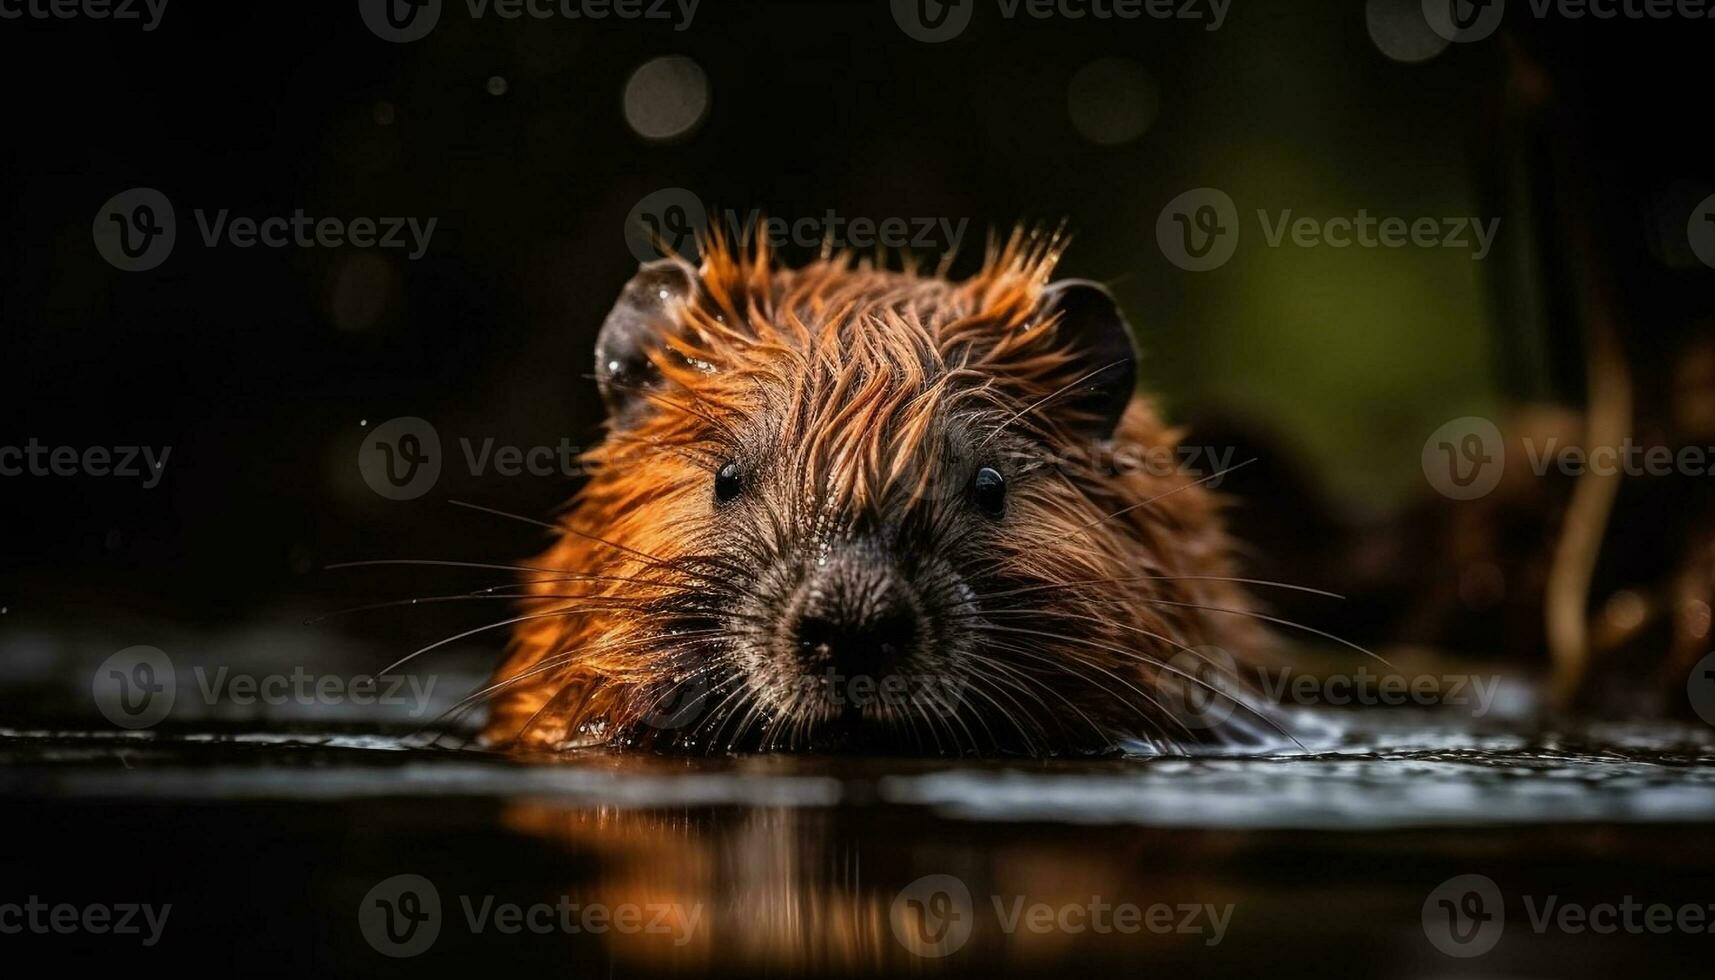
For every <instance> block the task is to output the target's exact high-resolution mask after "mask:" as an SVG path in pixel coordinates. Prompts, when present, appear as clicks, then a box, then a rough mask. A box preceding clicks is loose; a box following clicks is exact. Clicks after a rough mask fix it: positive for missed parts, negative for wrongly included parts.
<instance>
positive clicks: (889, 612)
mask: <svg viewBox="0 0 1715 980" xmlns="http://www.w3.org/2000/svg"><path fill="white" fill-rule="evenodd" d="M918 632H919V631H918V611H917V607H916V604H915V603H913V602H912V598H911V592H910V589H909V587H908V586H907V585H906V584H905V583H904V582H902V581H900V579H899V577H898V575H897V574H895V573H894V572H893V571H892V570H891V569H888V568H887V567H885V566H883V565H879V564H874V563H869V562H864V563H843V562H842V563H836V564H834V565H831V566H829V567H826V568H824V569H821V570H820V573H819V574H817V575H815V576H813V577H812V579H811V581H810V582H808V583H806V590H805V597H804V601H803V604H802V606H801V607H800V608H799V610H798V614H797V617H796V622H795V625H794V633H795V639H796V640H797V644H798V652H799V655H800V656H801V657H803V658H804V659H805V660H806V661H807V662H808V663H809V664H810V665H812V666H816V667H821V666H827V667H832V668H834V669H835V670H837V671H839V672H841V673H844V674H848V675H853V676H855V675H860V674H861V675H872V676H880V675H881V674H883V673H885V672H886V671H888V670H889V669H891V668H892V667H893V666H894V665H896V664H898V663H899V661H901V660H903V659H904V658H905V657H907V656H909V655H910V653H911V651H912V650H913V648H914V647H915V646H916V643H917V637H918Z"/></svg>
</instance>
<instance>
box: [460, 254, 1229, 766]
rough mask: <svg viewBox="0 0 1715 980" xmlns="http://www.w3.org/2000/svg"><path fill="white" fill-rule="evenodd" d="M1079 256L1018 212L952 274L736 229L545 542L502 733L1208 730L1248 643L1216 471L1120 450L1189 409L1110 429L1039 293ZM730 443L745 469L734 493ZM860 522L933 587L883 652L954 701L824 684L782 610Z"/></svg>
mask: <svg viewBox="0 0 1715 980" xmlns="http://www.w3.org/2000/svg"><path fill="white" fill-rule="evenodd" d="M1058 257H1059V243H1058V241H1057V240H1044V239H1040V238H1036V237H1032V236H1022V235H1014V236H1013V237H1012V239H1011V240H1010V241H1009V242H1008V243H1007V244H1005V245H1004V246H1002V247H995V248H991V250H990V254H989V256H988V258H987V261H986V262H985V264H984V266H983V268H982V269H981V271H979V272H978V273H976V274H975V275H974V276H972V277H971V278H969V279H966V280H963V281H960V282H952V281H949V280H948V279H946V278H943V277H940V276H935V275H925V274H920V273H918V272H916V271H914V270H911V269H909V268H908V269H907V270H906V271H902V272H895V271H887V270H883V269H878V268H874V267H872V266H870V265H868V264H863V263H854V262H852V261H851V260H849V259H847V258H845V257H835V258H829V259H824V260H822V261H818V262H815V263H812V264H810V265H807V266H805V267H803V268H800V269H795V270H794V269H785V268H780V267H778V266H777V265H776V264H775V263H774V262H773V261H772V259H771V257H770V256H769V255H768V254H767V252H766V250H765V249H763V248H761V247H757V248H752V249H737V248H734V247H731V246H728V245H725V244H723V243H722V242H720V241H714V242H711V243H709V247H708V248H707V250H706V255H705V257H704V259H703V262H702V265H701V267H700V269H697V270H695V273H694V280H695V290H694V294H693V295H691V296H689V297H687V298H685V299H684V300H683V301H677V300H673V299H671V298H670V297H668V295H667V293H666V292H665V291H663V292H662V293H661V296H662V298H663V300H664V303H663V318H664V319H663V325H662V329H661V330H660V336H659V338H658V340H659V342H658V343H657V344H656V345H654V346H653V347H652V348H651V349H649V350H648V353H647V357H648V361H649V368H650V372H651V375H650V377H651V382H650V383H649V384H648V385H647V386H644V385H638V386H637V388H638V390H636V391H630V392H629V394H630V395H632V396H635V397H632V398H631V402H632V404H631V407H630V408H629V409H627V410H626V411H625V412H624V413H622V414H620V415H619V417H617V418H615V419H612V420H610V425H609V434H608V436H607V438H606V439H605V440H604V441H603V442H602V443H601V444H600V445H599V446H597V447H596V448H595V449H593V450H592V451H590V452H589V453H588V454H587V457H586V462H587V464H588V465H589V469H590V471H591V474H592V475H591V477H590V479H589V482H588V483H587V485H586V486H584V487H583V488H582V489H581V490H580V491H579V492H578V494H577V495H576V496H575V497H574V499H573V500H572V501H571V502H570V504H569V506H568V508H567V509H566V511H565V513H564V514H563V516H562V517H561V519H560V522H559V524H560V527H561V528H562V531H561V533H560V534H559V536H558V538H557V539H556V540H555V541H554V543H553V544H552V546H551V547H550V548H549V549H548V550H547V552H546V553H544V554H543V555H541V556H540V557H539V558H538V559H537V560H535V561H534V562H532V563H531V567H532V568H533V569H536V570H537V571H535V572H533V573H532V574H531V575H530V577H529V582H528V584H527V586H526V588H527V590H528V591H527V594H528V595H529V597H530V598H529V599H528V600H527V601H526V603H525V608H524V610H523V614H524V615H525V616H527V617H529V618H526V619H524V620H523V621H522V622H520V623H519V625H518V626H517V627H516V633H515V636H514V641H513V644H512V647H511V650H510V652H509V654H508V656H507V657H506V659H505V661H504V662H503V664H502V665H501V666H500V667H499V669H498V670H497V672H496V674H495V677H494V685H495V698H494V701H493V705H492V711H491V715H490V720H489V722H488V726H487V729H486V732H485V735H486V737H487V739H488V740H489V741H491V742H492V743H497V744H505V745H510V746H515V747H518V748H522V749H527V750H552V749H557V748H561V747H565V746H568V745H574V744H591V743H607V744H649V745H654V746H658V747H671V748H681V749H691V750H695V751H724V750H729V749H739V750H743V749H762V750H770V749H840V748H856V749H863V750H876V751H888V750H893V751H913V752H937V753H954V752H957V753H964V752H971V753H990V752H1022V753H1030V754H1052V753H1058V752H1066V751H1078V752H1089V751H1107V750H1111V749H1112V748H1113V747H1114V746H1115V745H1116V744H1117V743H1119V742H1120V741H1123V740H1126V739H1144V740H1150V741H1154V742H1156V743H1159V744H1163V745H1167V744H1181V743H1185V742H1190V741H1199V740H1204V739H1207V738H1208V737H1210V735H1211V732H1210V730H1209V729H1208V727H1207V726H1204V725H1200V724H1198V723H1197V720H1196V719H1195V718H1192V719H1190V720H1189V722H1188V720H1187V716H1186V713H1185V712H1184V711H1183V710H1176V709H1175V704H1176V703H1177V704H1183V703H1185V702H1186V700H1187V694H1188V693H1190V694H1191V695H1194V697H1192V698H1191V699H1192V700H1196V699H1197V698H1196V697H1195V696H1196V695H1201V696H1204V697H1215V696H1217V695H1215V694H1211V693H1209V687H1208V685H1207V681H1206V679H1205V677H1206V672H1205V671H1200V670H1198V669H1197V668H1198V665H1200V664H1202V663H1205V662H1207V661H1209V660H1212V659H1214V658H1212V657H1206V656H1205V653H1206V648H1207V647H1208V646H1211V645H1212V646H1218V647H1220V648H1222V649H1223V650H1226V651H1228V652H1230V653H1233V654H1235V655H1237V654H1240V653H1241V651H1242V650H1244V649H1245V648H1247V647H1248V645H1249V644H1250V642H1251V635H1250V633H1249V631H1248V629H1247V627H1248V624H1249V622H1250V620H1249V619H1248V618H1247V616H1246V607H1245V601H1244V599H1243V597H1242V596H1241V595H1240V594H1239V593H1238V592H1237V590H1236V589H1235V588H1234V586H1233V584H1232V582H1231V581H1230V576H1232V574H1233V572H1232V570H1231V567H1230V561H1229V546H1228V542H1227V539H1226V538H1225V536H1224V534H1223V532H1222V530H1221V527H1220V521H1219V515H1218V505H1217V502H1216V500H1215V499H1214V498H1213V496H1212V495H1211V494H1209V493H1208V492H1207V491H1206V490H1205V488H1204V487H1203V486H1202V485H1200V484H1198V483H1197V482H1196V479H1197V478H1196V476H1190V475H1185V474H1183V473H1180V472H1177V471H1176V472H1173V473H1169V474H1163V473H1162V472H1161V471H1160V467H1135V466H1134V467H1130V468H1124V469H1123V471H1116V470H1115V468H1114V467H1112V466H1111V465H1110V464H1109V463H1108V462H1106V461H1104V458H1094V457H1095V456H1096V454H1095V453H1092V452H1091V451H1090V450H1091V441H1092V438H1094V440H1095V441H1096V442H1098V443H1100V444H1101V445H1107V444H1108V443H1109V437H1110V436H1111V443H1112V445H1115V446H1120V447H1130V448H1132V449H1133V450H1134V451H1136V450H1140V449H1141V450H1143V451H1146V452H1150V453H1152V454H1153V455H1152V456H1150V457H1149V458H1152V459H1172V458H1174V457H1173V455H1172V449H1173V446H1174V444H1175V433H1174V432H1173V431H1172V430H1170V429H1169V428H1167V427H1166V426H1164V425H1163V423H1162V422H1161V420H1160V419H1158V418H1157V416H1156V414H1155V412H1154V411H1153V409H1152V407H1151V406H1150V404H1149V403H1148V402H1147V401H1146V400H1145V399H1143V398H1141V397H1139V398H1133V399H1131V400H1130V403H1129V405H1128V406H1127V407H1126V408H1125V411H1124V413H1123V417H1121V418H1119V420H1118V423H1117V429H1115V430H1114V431H1112V432H1111V433H1100V434H1098V436H1096V437H1091V436H1089V435H1087V434H1086V433H1087V432H1088V431H1089V425H1090V423H1091V411H1090V410H1089V409H1088V407H1087V405H1086V404H1085V403H1083V402H1081V401H1080V400H1079V398H1078V397H1076V396H1077V395H1079V394H1080V393H1081V392H1082V391H1083V390H1084V389H1082V388H1080V385H1081V384H1083V382H1084V379H1085V378H1087V377H1088V376H1089V364H1088V363H1087V359H1082V358H1080V356H1079V343H1080V339H1079V338H1078V337H1077V336H1072V335H1070V334H1071V325H1070V324H1069V323H1068V322H1065V318H1063V317H1062V316H1061V315H1059V313H1057V312H1053V311H1045V310H1044V307H1043V304H1044V301H1045V297H1046V296H1047V288H1048V278H1049V273H1050V271H1051V270H1052V268H1053V266H1054V264H1055V262H1056V261H1057V259H1058ZM687 268H688V267H687ZM1104 295H1105V294H1104ZM1116 315H1117V313H1116ZM1122 326H1123V321H1122ZM1131 379H1132V375H1130V374H1129V373H1128V374H1126V375H1125V381H1126V384H1127V391H1128V392H1129V386H1130V384H1131ZM619 380H620V379H618V378H617V377H616V378H615V379H613V386H614V387H615V388H616V389H617V390H618V393H621V394H624V393H626V392H627V389H625V388H624V387H623V386H622V385H620V384H619ZM1121 397H1122V399H1123V398H1124V397H1125V395H1124V394H1123V393H1122V395H1121ZM1121 404H1123V401H1122V402H1121ZM729 463H733V464H735V466H736V468H737V470H738V472H740V473H741V474H742V475H743V485H744V492H743V494H742V496H740V497H739V498H737V499H735V500H733V501H730V502H726V503H723V502H721V501H718V500H717V499H716V494H715V492H714V490H713V489H712V487H713V485H714V481H715V480H716V474H717V473H719V472H721V470H722V467H723V466H727V465H728V464H729ZM985 466H989V467H994V468H995V469H997V470H999V471H1001V472H1002V473H1004V475H1005V479H1006V496H1005V510H1004V513H1003V514H1002V515H1001V516H999V517H998V519H997V518H996V517H994V516H993V515H984V514H979V513H977V512H975V510H974V509H973V507H972V504H971V501H970V487H971V482H972V479H973V474H974V473H975V472H976V470H977V468H979V467H985ZM1203 475H1206V474H1203ZM858 552H861V553H862V555H865V556H868V557H864V558H862V559H861V561H860V564H858V565H854V566H853V567H857V568H868V567H880V565H882V564H885V565H886V567H887V568H889V569H893V570H896V571H897V574H898V576H899V577H900V578H901V580H902V581H905V582H908V583H910V590H911V593H912V597H911V599H910V603H909V607H910V608H911V609H913V610H916V613H917V615H918V617H919V618H918V620H917V622H918V623H919V628H918V631H917V632H916V633H914V634H911V635H912V636H914V638H915V640H914V642H913V644H912V645H911V646H910V648H909V650H908V651H907V652H906V653H905V654H904V655H903V656H902V657H900V658H898V659H896V660H895V661H893V662H891V663H889V664H887V665H886V673H889V674H898V675H901V676H902V677H905V678H908V679H911V680H910V683H911V684H919V683H920V682H921V681H922V679H924V678H940V679H947V680H950V681H952V683H950V684H948V685H945V686H944V687H941V688H936V689H937V690H941V691H943V692H944V693H945V694H946V697H945V699H944V701H936V700H934V698H929V699H913V698H912V697H910V696H908V697H906V698H905V699H904V702H903V703H900V702H899V701H898V700H897V699H896V701H895V702H894V703H886V704H878V703H875V701H877V700H880V699H879V697H878V698H876V699H872V700H871V701H870V702H869V703H868V705H867V706H866V707H863V708H861V709H844V708H838V707H834V706H831V704H830V702H829V701H828V700H827V699H826V698H825V697H824V695H823V694H822V693H817V692H816V691H812V690H810V688H811V687H813V683H812V682H810V681H807V680H806V677H807V676H809V675H812V674H814V673H815V670H813V669H812V667H811V666H806V664H805V663H804V662H800V661H798V660H796V659H795V653H794V650H795V649H797V648H795V647H793V645H792V643H791V637H790V636H788V637H786V638H785V639H782V631H783V630H787V629H788V627H786V626H783V625H782V622H783V620H784V619H785V618H786V617H787V613H785V612H783V610H789V609H792V608H796V606H800V605H802V604H803V603H804V602H805V601H807V600H806V599H805V592H806V589H811V590H812V591H815V590H816V589H820V588H822V586H823V585H825V584H826V583H825V582H824V580H823V579H822V578H818V577H817V576H818V574H819V573H818V565H826V564H827V563H828V561H829V556H830V555H831V556H833V560H834V561H835V562H836V563H838V562H843V561H847V560H848V556H849V555H850V554H853V553H858ZM853 560H854V561H859V559H853ZM889 574H892V573H891V572H890V573H889ZM859 579H861V575H860V576H859ZM851 581H853V579H851V577H850V576H847V578H846V579H844V580H842V582H843V583H844V585H845V586H849V587H851V588H859V586H856V585H851ZM806 583H812V584H811V585H807V584H806ZM836 584H839V583H836ZM812 598H821V597H820V595H819V593H818V594H817V595H816V596H813V597H812ZM1206 607H1212V608H1213V609H1215V610H1217V611H1210V609H1209V608H1206ZM1169 662H1171V663H1169ZM1164 665H1165V666H1164ZM877 673H878V674H881V673H883V671H880V670H878V671H877ZM1193 674H1202V675H1204V676H1199V677H1197V678H1196V679H1195V680H1190V679H1188V678H1190V677H1191V675H1193ZM1192 687H1195V688H1196V690H1192V689H1191V688H1192ZM896 693H897V690H896ZM1245 713H1246V712H1245V711H1244V710H1242V709H1241V711H1239V712H1237V713H1236V714H1235V715H1234V718H1235V719H1238V718H1240V717H1241V716H1243V715H1244V714H1245Z"/></svg>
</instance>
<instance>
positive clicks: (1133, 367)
mask: <svg viewBox="0 0 1715 980" xmlns="http://www.w3.org/2000/svg"><path fill="white" fill-rule="evenodd" d="M1041 307H1042V314H1043V315H1044V316H1052V315H1055V314H1058V315H1059V323H1060V326H1059V334H1060V337H1061V338H1063V339H1064V340H1065V341H1067V342H1069V343H1070V345H1071V347H1072V349H1073V351H1074V352H1075V353H1076V354H1077V362H1076V363H1075V364H1074V365H1073V366H1072V368H1071V370H1073V371H1075V372H1076V374H1074V375H1073V376H1074V377H1078V378H1083V379H1084V380H1082V381H1080V382H1079V383H1078V385H1077V387H1076V388H1075V389H1074V390H1073V391H1072V392H1068V393H1067V395H1066V396H1065V397H1064V398H1061V399H1056V401H1061V402H1063V403H1064V404H1068V405H1072V406H1075V407H1077V408H1078V409H1080V410H1081V411H1082V412H1087V413H1089V414H1090V415H1091V416H1093V417H1094V418H1093V421H1086V422H1083V423H1081V424H1082V425H1084V426H1087V431H1088V434H1089V435H1090V436H1091V437H1092V438H1095V439H1109V438H1112V437H1113V434H1114V429H1115V428H1117V427H1118V426H1119V421H1120V416H1121V415H1124V414H1125V409H1126V406H1127V405H1128V404H1130V403H1131V396H1132V394H1133V392H1134V391H1135V390H1136V388H1137V345H1136V344H1134V343H1133V342H1132V337H1131V327H1130V325H1128V324H1127V323H1126V322H1125V314H1123V313H1121V312H1120V308H1119V304H1118V303H1115V302H1114V297H1113V294H1112V293H1109V292H1108V290H1107V287H1106V286H1103V285H1102V284H1101V283H1098V282H1091V281H1090V280H1088V279H1062V280H1060V281H1059V282H1055V283H1050V284H1049V285H1048V287H1047V288H1045V289H1044V290H1043V291H1042V301H1041Z"/></svg>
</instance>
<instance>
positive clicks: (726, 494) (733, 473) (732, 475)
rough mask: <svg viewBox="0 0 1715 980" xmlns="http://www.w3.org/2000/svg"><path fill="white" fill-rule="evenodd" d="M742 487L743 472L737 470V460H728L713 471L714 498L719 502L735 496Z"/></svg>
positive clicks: (724, 501)
mask: <svg viewBox="0 0 1715 980" xmlns="http://www.w3.org/2000/svg"><path fill="white" fill-rule="evenodd" d="M743 489H744V478H743V474H742V473H741V472H739V468H738V460H736V459H735V460H730V461H728V463H727V464H726V465H725V466H722V467H721V468H720V470H719V472H717V473H715V499H716V500H718V501H720V502H721V503H723V504H724V503H726V502H727V501H729V500H731V499H733V498H734V497H737V496H738V495H739V492H740V491H742V490H743Z"/></svg>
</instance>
